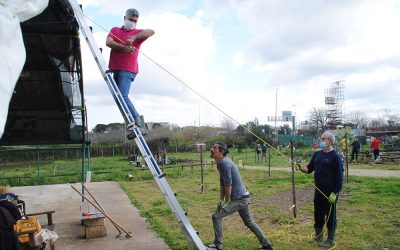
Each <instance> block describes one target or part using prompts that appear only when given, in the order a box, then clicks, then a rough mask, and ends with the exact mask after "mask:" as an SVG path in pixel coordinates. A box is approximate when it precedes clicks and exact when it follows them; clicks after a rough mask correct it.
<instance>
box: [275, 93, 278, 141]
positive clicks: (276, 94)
mask: <svg viewBox="0 0 400 250" xmlns="http://www.w3.org/2000/svg"><path fill="white" fill-rule="evenodd" d="M277 115H278V89H276V90H275V119H274V120H275V139H276V138H278V130H277V128H276V116H277Z"/></svg>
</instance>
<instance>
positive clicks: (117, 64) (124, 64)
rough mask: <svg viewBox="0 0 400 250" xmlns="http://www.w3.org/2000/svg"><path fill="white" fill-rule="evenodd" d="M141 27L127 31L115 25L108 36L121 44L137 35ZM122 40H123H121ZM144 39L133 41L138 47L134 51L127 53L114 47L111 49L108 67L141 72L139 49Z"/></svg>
mask: <svg viewBox="0 0 400 250" xmlns="http://www.w3.org/2000/svg"><path fill="white" fill-rule="evenodd" d="M140 31H142V30H140V29H133V30H128V31H126V30H125V29H123V26H122V27H114V28H112V29H111V31H110V33H109V34H108V36H107V37H110V38H111V39H113V40H114V41H115V42H117V43H119V44H124V42H125V41H126V40H128V39H129V38H130V37H131V36H134V35H136V34H137V33H139V32H140ZM120 40H122V41H120ZM142 42H143V40H142V41H136V40H135V41H133V43H132V46H134V47H135V48H136V50H135V51H134V52H132V53H127V52H122V51H117V50H114V49H111V53H110V61H109V63H108V67H109V69H110V70H125V71H129V72H132V73H135V74H137V73H139V65H138V61H137V58H138V55H139V49H140V45H141V44H142Z"/></svg>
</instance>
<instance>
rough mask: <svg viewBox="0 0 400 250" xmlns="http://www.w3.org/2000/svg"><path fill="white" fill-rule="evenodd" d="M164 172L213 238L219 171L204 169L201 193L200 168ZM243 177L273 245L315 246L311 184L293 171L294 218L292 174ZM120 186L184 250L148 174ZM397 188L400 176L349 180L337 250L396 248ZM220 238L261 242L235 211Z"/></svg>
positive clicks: (231, 243) (228, 245)
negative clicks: (312, 241)
mask: <svg viewBox="0 0 400 250" xmlns="http://www.w3.org/2000/svg"><path fill="white" fill-rule="evenodd" d="M166 173H167V180H168V182H169V183H170V185H171V187H172V189H173V190H174V191H175V192H176V193H177V194H178V196H177V198H178V200H179V202H180V204H181V206H182V207H183V209H184V210H185V211H187V212H188V217H189V219H190V221H191V223H192V225H193V226H194V227H195V229H196V230H198V231H199V233H200V237H201V238H202V240H203V241H204V242H205V243H209V242H212V239H213V230H212V223H211V214H212V212H213V210H214V209H215V207H216V203H217V201H218V197H219V187H218V179H217V176H218V174H217V171H216V170H215V168H208V169H207V172H206V175H205V179H204V183H205V192H203V193H201V191H200V184H201V183H200V171H199V169H198V168H194V169H193V170H191V169H190V168H185V169H184V170H181V169H167V170H166ZM241 175H242V178H243V180H244V182H245V184H246V186H247V187H248V188H249V190H250V191H251V192H252V195H253V199H252V200H253V206H252V212H253V215H254V218H255V220H256V221H257V223H259V225H260V226H261V227H262V228H263V230H264V232H265V233H266V234H267V236H268V237H269V238H270V239H271V240H272V242H273V243H274V246H275V249H318V247H316V246H314V245H312V244H309V243H307V242H306V241H307V240H308V239H310V238H311V237H312V232H313V215H312V211H313V205H312V204H313V203H312V197H313V187H312V185H311V184H310V183H309V182H308V180H307V179H306V178H305V177H304V176H303V175H302V174H296V182H297V201H298V202H297V203H298V214H297V219H293V213H292V212H290V211H289V208H290V206H291V205H292V202H291V200H292V194H291V182H290V173H284V172H279V171H277V172H276V171H274V172H273V173H272V176H271V177H268V176H267V173H266V172H265V171H260V170H249V169H245V170H241ZM309 177H310V178H312V176H309ZM121 186H122V187H123V189H124V190H125V191H126V192H127V194H128V196H129V197H130V199H131V200H132V202H133V203H134V204H135V205H136V206H137V207H138V208H139V209H140V211H141V214H142V215H143V216H144V217H146V218H147V219H148V220H149V222H150V224H151V227H152V228H153V229H154V230H155V231H156V232H157V233H158V234H159V235H160V236H161V237H162V238H163V239H164V240H165V241H166V242H167V244H168V245H169V246H170V247H171V248H172V249H187V243H186V240H185V239H184V238H183V236H182V234H181V231H180V229H179V227H178V224H177V222H176V221H175V219H174V217H173V215H172V214H171V212H170V209H169V207H168V205H167V203H166V202H165V201H164V198H163V197H162V195H161V193H160V192H159V190H158V187H157V186H156V184H155V182H154V181H153V180H152V177H151V176H150V174H149V172H143V171H136V173H135V179H134V180H131V181H122V182H121ZM399 188H400V185H399V179H394V178H392V179H391V178H386V179H381V178H380V179H373V178H356V177H353V178H350V182H349V184H345V185H344V189H343V192H342V195H341V197H340V198H339V203H338V218H339V226H338V231H337V242H338V247H337V248H336V249H383V248H384V247H387V248H388V249H400V216H399V215H400V212H399V211H400V189H399ZM144 190H145V191H144ZM224 239H225V244H224V249H227V250H228V249H246V250H248V249H256V248H257V247H258V246H259V244H258V242H257V239H256V238H255V236H254V235H253V234H252V233H251V232H250V231H249V230H248V229H246V227H245V226H244V225H243V223H242V222H241V219H240V217H239V216H237V215H232V216H230V217H228V218H226V220H225V221H224Z"/></svg>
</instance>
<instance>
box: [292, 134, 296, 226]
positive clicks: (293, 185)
mask: <svg viewBox="0 0 400 250" xmlns="http://www.w3.org/2000/svg"><path fill="white" fill-rule="evenodd" d="M290 158H291V164H292V194H293V216H294V218H296V210H297V205H296V186H295V183H294V152H293V140H291V141H290Z"/></svg>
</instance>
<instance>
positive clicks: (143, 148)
mask: <svg viewBox="0 0 400 250" xmlns="http://www.w3.org/2000/svg"><path fill="white" fill-rule="evenodd" d="M69 2H70V4H71V6H72V8H73V11H74V15H75V19H76V21H77V24H78V26H79V28H80V30H81V33H82V35H83V36H84V37H85V39H86V42H87V44H88V45H89V48H90V50H91V52H92V55H93V57H94V59H95V60H96V63H97V66H98V67H99V69H100V72H101V74H102V75H103V78H104V80H105V81H106V83H107V86H108V88H109V89H110V92H111V94H112V96H113V97H114V100H115V102H116V103H117V105H118V108H119V110H120V111H121V114H122V116H123V117H124V119H125V121H126V124H129V125H128V129H129V130H132V131H133V133H134V134H135V137H134V140H135V143H136V144H137V146H138V147H139V150H140V152H141V154H142V156H143V158H144V159H145V161H146V164H147V166H148V168H149V169H150V172H151V173H152V175H153V177H154V180H155V181H156V182H157V185H158V187H159V189H160V191H161V193H162V194H163V195H164V198H165V200H166V201H167V203H168V205H169V207H170V208H171V211H172V212H173V214H174V216H175V218H176V220H177V222H178V224H179V226H180V228H181V230H182V232H183V233H184V235H185V237H186V240H187V241H188V244H189V246H190V248H191V249H198V250H206V249H207V247H206V246H204V244H203V242H202V241H201V239H200V237H199V235H198V233H197V231H196V230H195V229H194V228H193V226H192V225H191V224H190V222H189V220H188V218H187V216H186V213H185V212H184V211H183V210H182V207H181V206H180V204H179V202H178V200H177V199H176V197H175V196H176V194H175V193H174V192H173V191H172V189H171V187H170V186H169V184H168V182H167V180H166V178H165V174H164V173H162V171H161V170H160V167H159V166H158V164H157V161H156V160H155V159H154V157H153V155H152V153H151V151H150V149H149V147H148V145H147V143H146V141H145V139H144V138H143V135H142V133H141V131H140V129H139V128H138V127H137V126H136V125H134V124H135V121H134V119H133V116H132V114H131V113H130V112H129V109H128V106H127V105H126V103H125V101H124V99H123V98H122V95H121V93H120V91H119V89H118V87H117V84H116V83H115V81H114V79H113V77H112V74H111V72H110V71H109V69H108V66H107V64H106V62H105V60H104V58H103V56H102V55H101V51H100V49H99V48H98V47H97V44H96V41H95V40H94V37H93V34H92V31H91V29H90V27H89V26H88V25H87V24H86V21H85V17H84V15H83V13H82V10H81V7H80V6H79V5H78V3H77V2H76V0H69Z"/></svg>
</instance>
